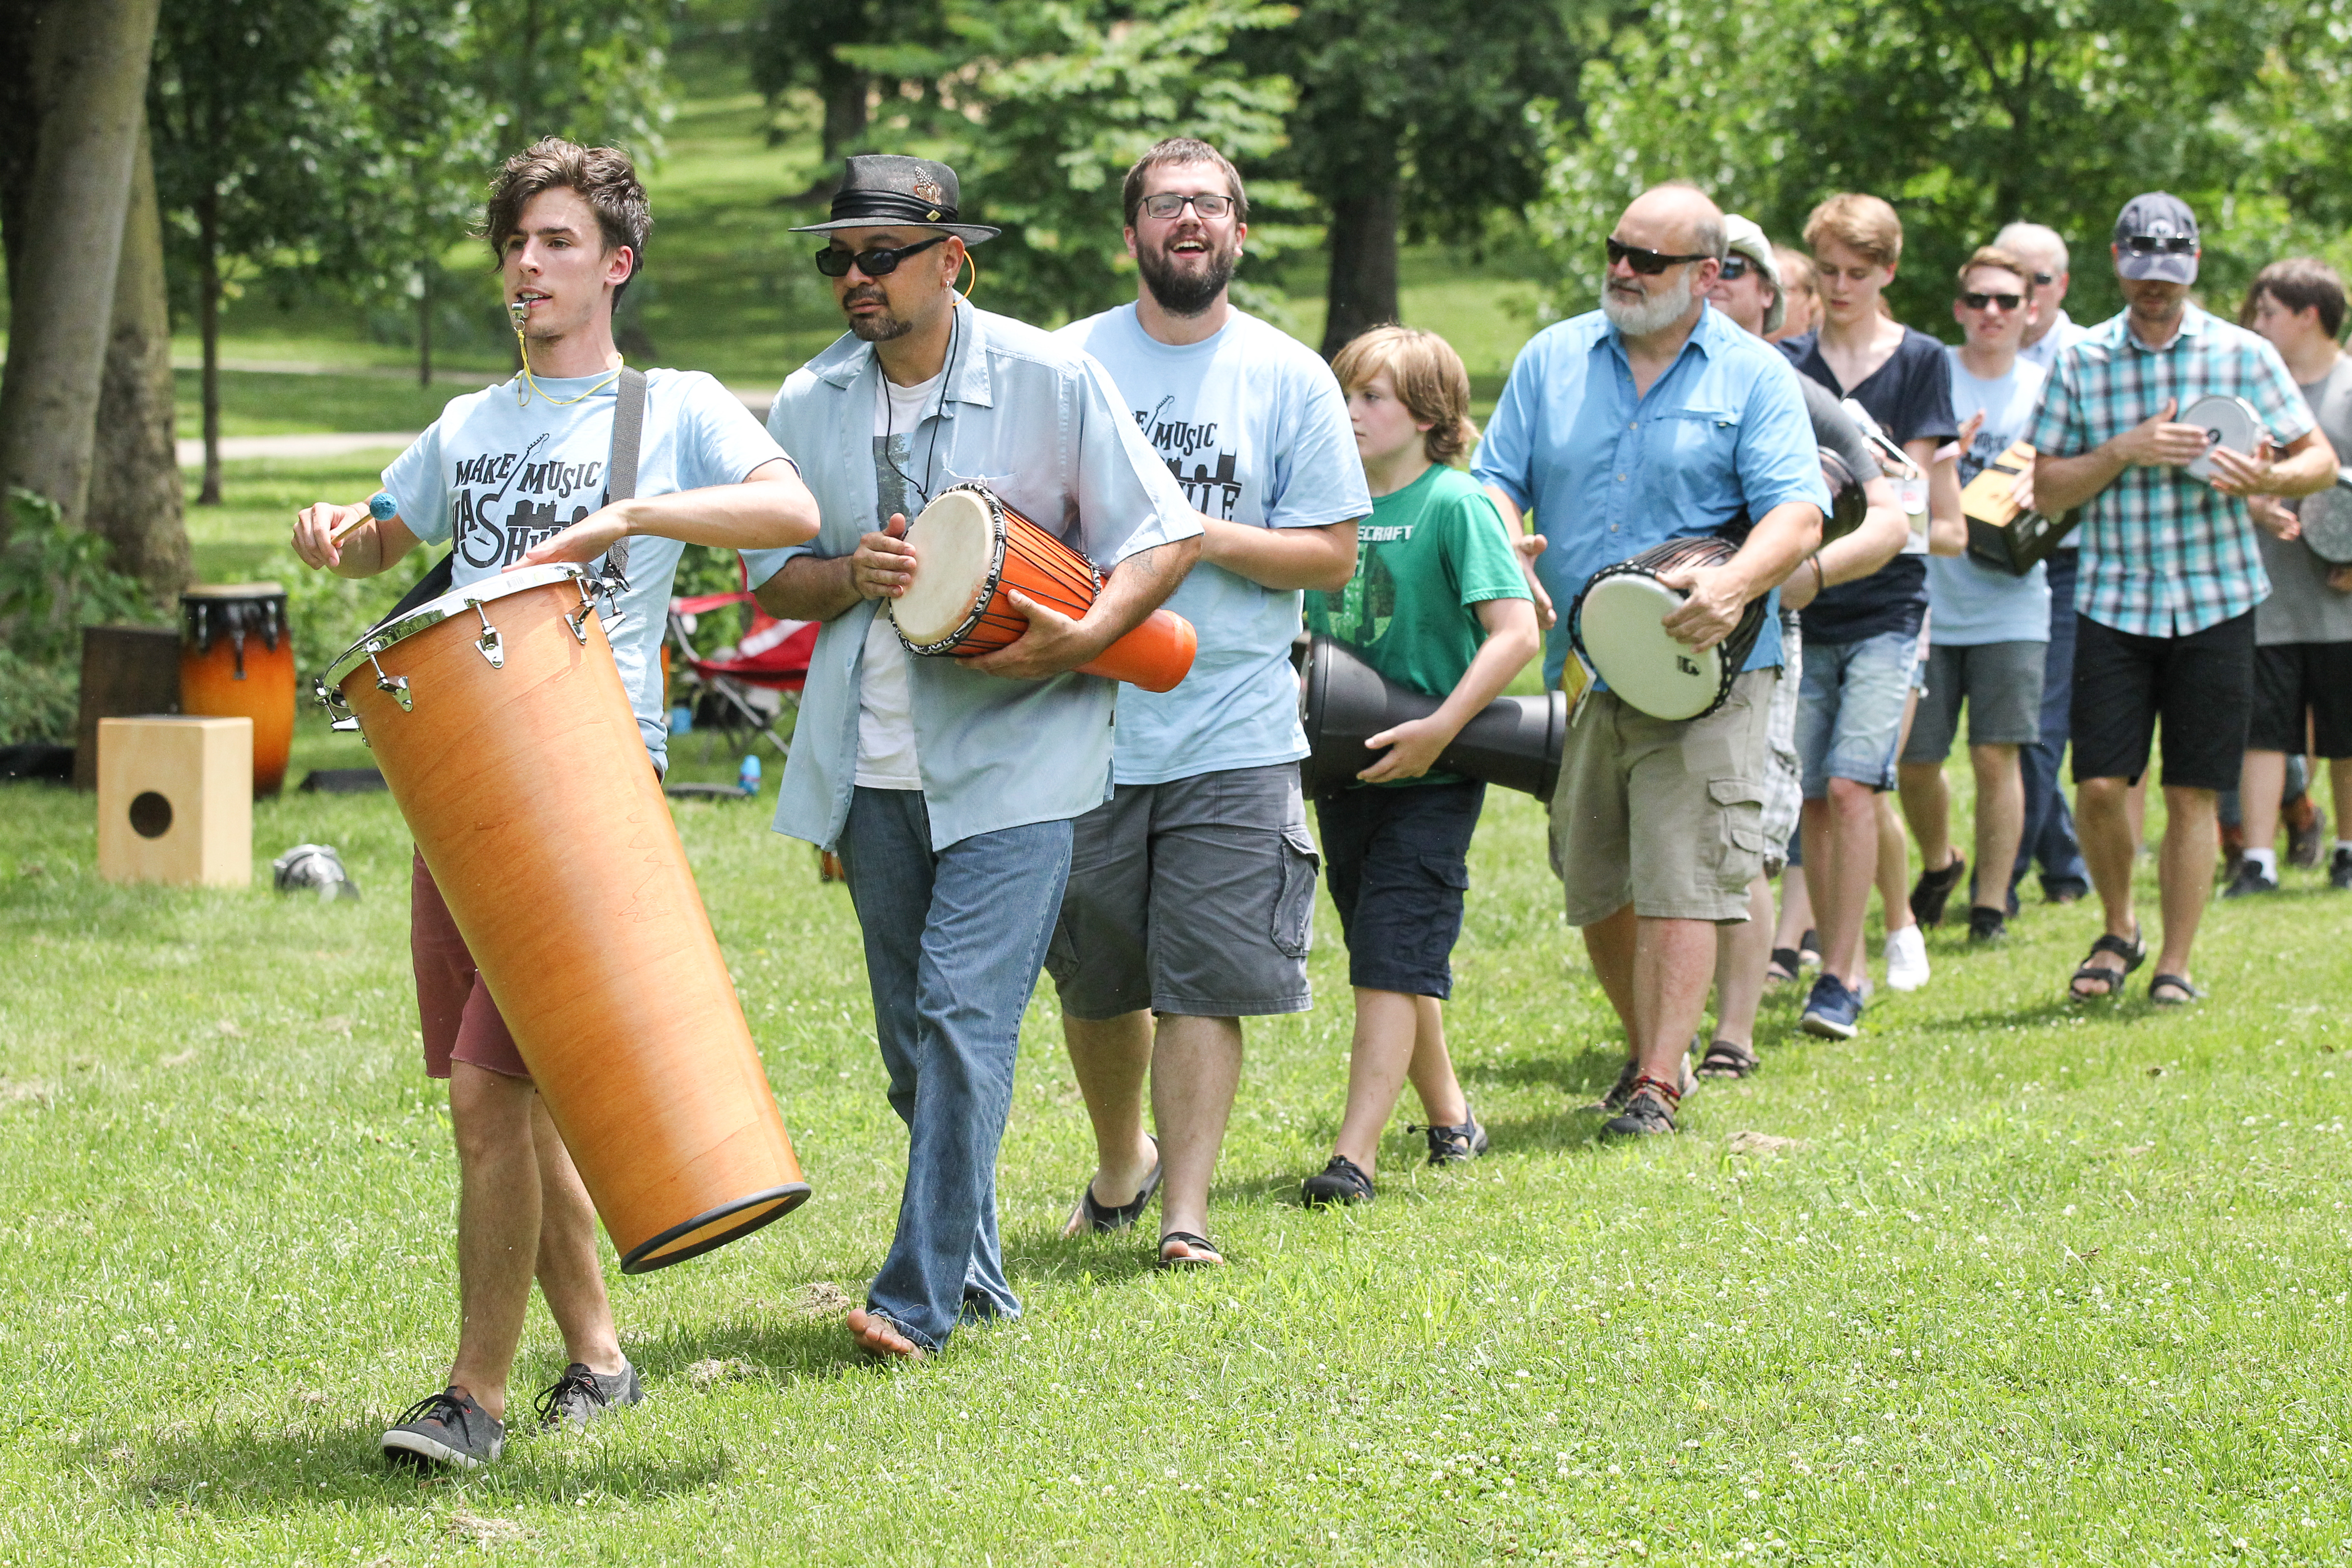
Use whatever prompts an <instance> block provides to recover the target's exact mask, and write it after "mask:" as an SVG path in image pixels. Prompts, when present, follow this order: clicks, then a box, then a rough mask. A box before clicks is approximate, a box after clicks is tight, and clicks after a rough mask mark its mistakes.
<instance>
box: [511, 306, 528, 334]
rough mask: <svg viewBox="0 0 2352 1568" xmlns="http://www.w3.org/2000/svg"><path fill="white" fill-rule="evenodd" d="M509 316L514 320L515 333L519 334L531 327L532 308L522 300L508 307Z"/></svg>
mask: <svg viewBox="0 0 2352 1568" xmlns="http://www.w3.org/2000/svg"><path fill="white" fill-rule="evenodd" d="M507 314H508V315H509V316H512V317H513V318H514V325H515V331H518V332H519V331H522V330H523V329H524V328H525V327H527V326H529V325H530V306H528V305H526V304H524V303H523V302H522V301H521V300H516V301H515V302H514V303H513V304H511V305H509V306H508V307H507Z"/></svg>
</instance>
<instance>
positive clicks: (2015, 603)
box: [1927, 349, 2050, 647]
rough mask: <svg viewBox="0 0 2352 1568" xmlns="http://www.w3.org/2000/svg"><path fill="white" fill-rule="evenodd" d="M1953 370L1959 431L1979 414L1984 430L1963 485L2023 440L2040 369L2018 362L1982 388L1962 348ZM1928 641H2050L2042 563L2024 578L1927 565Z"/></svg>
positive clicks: (1954, 563) (1962, 559) (1964, 558)
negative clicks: (1962, 356) (1972, 417)
mask: <svg viewBox="0 0 2352 1568" xmlns="http://www.w3.org/2000/svg"><path fill="white" fill-rule="evenodd" d="M1945 353H1946V354H1947V355H1948V357H1949V358H1950V360H1951V362H1952V363H1951V370H1952V414H1953V416H1954V417H1956V418H1957V419H1958V421H1959V422H1960V423H1961V424H1962V425H1966V424H1967V423H1968V422H1969V418H1970V417H1971V416H1974V415H1976V414H1978V413H1979V412H1981V413H1982V414H1983V415H1984V416H1985V420H1984V426H1983V427H1982V428H1981V429H1979V431H1978V432H1977V434H1976V439H1975V440H1973V441H1971V442H1969V449H1968V450H1967V451H1965V452H1962V453H1961V454H1960V465H1959V466H1960V483H1961V484H1962V485H1963V486H1966V485H1967V484H1968V482H1969V480H1970V479H1975V478H1976V477H1977V475H1979V474H1980V473H1982V472H1983V471H1984V468H1985V466H1986V465H1987V464H1989V463H1990V462H1991V461H1992V460H1993V459H1994V458H1998V457H2000V455H2001V454H2002V453H2003V452H2005V451H2007V450H2009V448H2010V446H2011V443H2013V442H2015V441H2016V440H2017V439H2018V438H2019V437H2021V436H2023V435H2024V434H2025V428H2026V426H2028V425H2029V424H2031V423H2032V419H2033V409H2034V405H2036V404H2038V403H2040V402H2041V401H2042V380H2043V374H2042V370H2041V368H2040V367H2039V366H2037V365H2034V364H2031V363H2027V362H2026V361H2024V360H2022V359H2020V360H2018V361H2017V362H2016V363H2013V364H2012V365H2011V366H2010V370H2009V374H2007V375H2004V376H2001V377H2000V378H1999V379H1998V380H1994V381H1984V380H1980V379H1979V378H1978V377H1976V376H1974V375H1971V374H1969V367H1968V365H1967V364H1966V363H1964V362H1963V361H1962V360H1961V358H1960V351H1959V350H1958V349H1947V350H1946V351H1945ZM1927 604H1928V607H1929V609H1930V610H1931V612H1932V615H1931V616H1930V617H1929V620H1928V623H1927V637H1928V640H1929V641H1930V642H1932V643H1934V644H1936V645H1937V647H1982V646H1983V645H1985V644H1987V643H1997V642H2048V641H2049V640H2050V576H2049V574H2048V573H2047V572H2045V571H2044V570H2043V569H2042V563H2040V562H2038V561H2037V562H2035V563H2034V564H2033V570H2032V571H2031V572H2028V573H2027V574H2025V575H2024V576H2022V577H2013V576H2011V575H2010V574H2008V573H2007V572H2004V571H2002V570H2001V569H2000V567H1998V566H1987V565H1985V564H1984V563H1981V562H1979V561H1978V560H1977V559H1976V558H1975V557H1973V556H1970V555H1965V554H1963V555H1950V556H1945V555H1937V556H1930V557H1929V558H1928V561H1927Z"/></svg>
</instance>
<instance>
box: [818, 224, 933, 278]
mask: <svg viewBox="0 0 2352 1568" xmlns="http://www.w3.org/2000/svg"><path fill="white" fill-rule="evenodd" d="M946 239H947V236H946V235H944V234H941V235H934V236H933V237H930V238H929V239H927V240H924V241H923V242H922V243H921V244H919V245H902V246H900V247H898V249H896V250H883V249H880V248H878V247H877V248H876V249H873V250H861V251H858V252H856V254H854V255H853V254H852V253H851V252H849V251H847V250H845V249H843V248H842V247H840V246H837V245H828V246H826V247H824V249H823V250H820V251H818V252H817V253H816V269H817V270H818V271H819V272H822V273H824V275H825V276H826V277H827V278H846V277H848V276H849V269H850V268H851V267H852V266H853V265H854V266H856V268H857V270H859V271H860V272H863V273H865V274H866V276H867V277H868V278H887V277H889V276H890V274H892V273H893V272H896V271H898V263H900V262H901V261H904V260H906V259H907V258H908V257H909V256H912V255H914V254H915V253H916V252H917V251H919V250H929V248H930V247H933V246H935V245H939V244H941V243H942V242H944V241H945V240H946Z"/></svg>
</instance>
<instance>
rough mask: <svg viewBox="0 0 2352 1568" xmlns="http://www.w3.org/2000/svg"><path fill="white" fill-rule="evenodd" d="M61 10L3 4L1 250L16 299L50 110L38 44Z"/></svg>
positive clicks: (49, 2) (50, 2) (53, 4)
mask: <svg viewBox="0 0 2352 1568" xmlns="http://www.w3.org/2000/svg"><path fill="white" fill-rule="evenodd" d="M60 8H61V7H60V6H59V5H58V0H0V250H5V254H6V257H7V263H8V289H9V293H10V296H11V297H12V298H13V297H14V295H15V293H16V279H17V278H18V276H19V274H20V273H21V272H22V270H23V265H24V262H23V256H22V252H23V250H24V247H25V235H26V231H27V230H28V229H29V227H30V226H31V217H30V214H31V212H32V195H33V159H34V156H35V154H37V153H38V152H39V151H40V145H41V114H42V111H43V110H44V109H45V108H46V107H47V104H46V101H45V100H44V99H43V97H42V93H41V83H40V80H39V76H38V73H37V71H36V70H35V69H34V64H35V61H36V60H37V59H38V58H40V55H41V52H42V51H41V50H40V47H39V46H38V44H37V42H36V40H37V38H38V37H40V34H41V31H42V23H43V19H44V18H45V17H47V16H56V15H58V12H59V10H60Z"/></svg>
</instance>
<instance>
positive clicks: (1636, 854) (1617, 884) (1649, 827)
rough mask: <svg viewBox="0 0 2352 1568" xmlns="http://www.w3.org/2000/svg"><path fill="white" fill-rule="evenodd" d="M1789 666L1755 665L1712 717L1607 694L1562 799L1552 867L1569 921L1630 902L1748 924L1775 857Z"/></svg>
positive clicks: (1571, 759) (1588, 921)
mask: <svg viewBox="0 0 2352 1568" xmlns="http://www.w3.org/2000/svg"><path fill="white" fill-rule="evenodd" d="M1779 679H1780V671H1779V670H1777V669H1751V670H1749V671H1748V673H1747V674H1745V675H1742V676H1741V677H1740V678H1739V679H1738V681H1736V682H1735V683H1734V684H1733V686H1732V688H1731V696H1730V698H1729V699H1728V700H1727V701H1726V702H1725V703H1724V705H1723V706H1722V707H1721V708H1719V709H1717V710H1715V711H1714V712H1713V713H1710V714H1708V715H1707V716H1706V718H1704V719H1690V720H1683V721H1674V720H1666V719H1653V718H1651V717H1650V716H1649V715H1648V714H1646V713H1643V711H1641V710H1639V709H1636V708H1633V707H1631V706H1629V705H1628V704H1626V703H1625V702H1623V701H1622V700H1619V698H1618V697H1617V696H1616V694H1615V693H1613V692H1609V691H1595V692H1593V693H1592V694H1591V697H1589V698H1588V699H1587V700H1585V703H1584V705H1583V708H1582V709H1581V710H1580V711H1579V712H1578V713H1577V714H1576V715H1575V717H1574V719H1573V721H1571V722H1570V725H1569V729H1568V741H1567V743H1566V745H1565V746H1564V747H1563V749H1562V753H1561V756H1560V763H1559V790H1558V791H1557V792H1556V793H1555V794H1554V795H1552V801H1551V866H1552V869H1553V870H1554V871H1556V872H1558V873H1559V879H1560V882H1561V885H1562V887H1563V888H1564V889H1565V892H1566V902H1567V910H1568V923H1569V924H1570V925H1573V926H1589V925H1592V924H1595V923H1596V922H1598V921H1603V920H1606V919H1608V918H1609V916H1611V915H1612V914H1614V913H1616V912H1617V910H1621V909H1622V908H1624V907H1625V905H1627V904H1628V903H1631V904H1632V905H1633V912H1634V913H1635V914H1637V915H1640V916H1642V917H1643V918H1645V919H1650V920H1683V921H1739V920H1745V919H1747V918H1748V883H1750V882H1752V881H1754V880H1755V879H1756V877H1757V875H1758V873H1759V872H1760V871H1762V870H1763V868H1764V858H1765V856H1766V855H1768V854H1769V853H1771V852H1772V851H1773V848H1774V846H1773V844H1772V840H1771V837H1770V835H1769V833H1768V832H1767V831H1766V827H1765V823H1764V804H1765V796H1766V795H1767V794H1768V793H1769V786H1768V784H1767V782H1766V781H1767V780H1768V778H1769V769H1770V765H1771V747H1770V739H1769V721H1770V717H1771V710H1772V694H1773V689H1774V688H1775V686H1776V685H1777V684H1778V681H1779Z"/></svg>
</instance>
